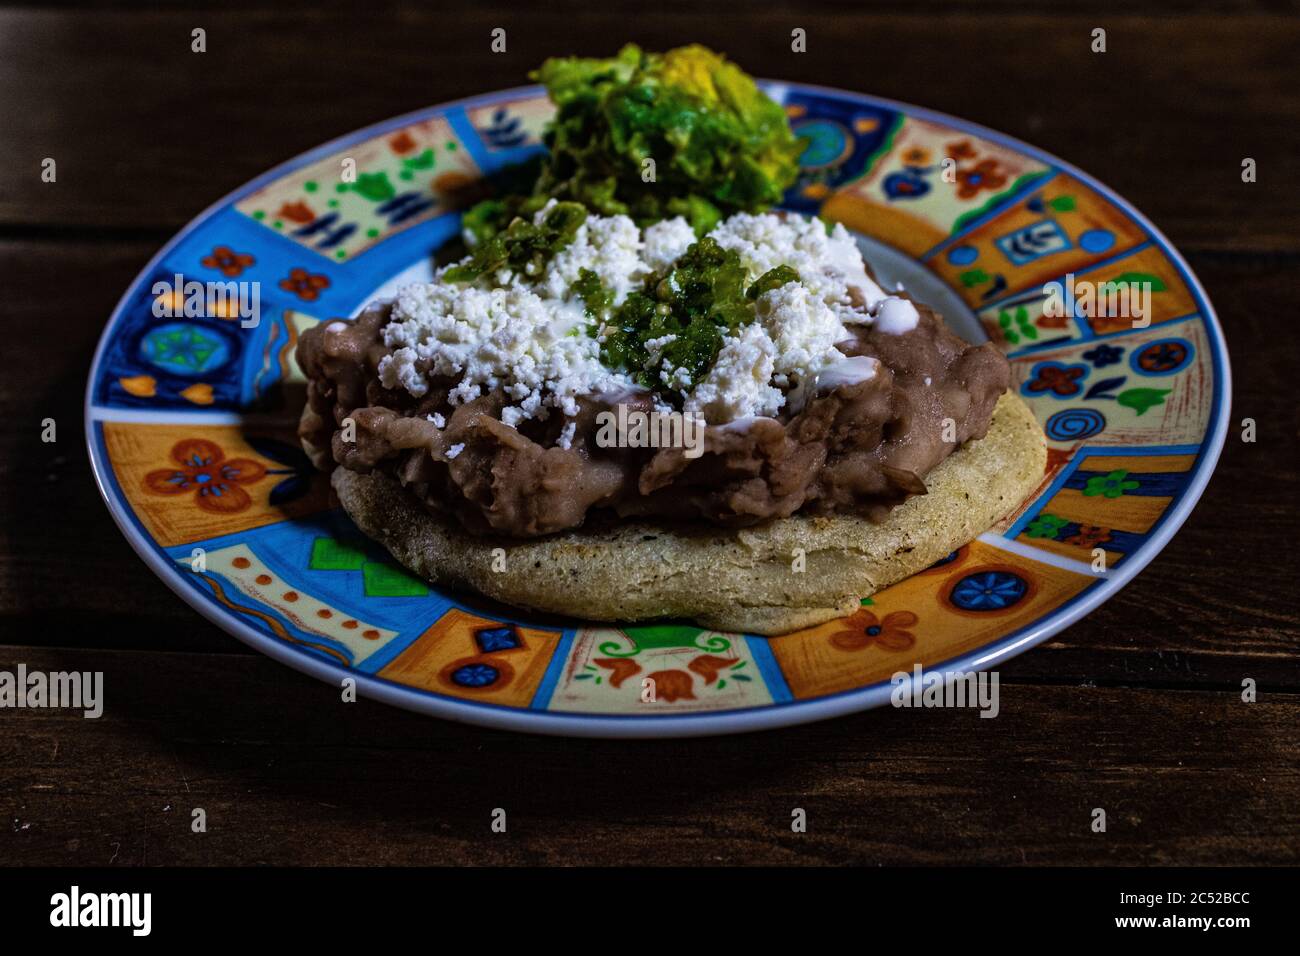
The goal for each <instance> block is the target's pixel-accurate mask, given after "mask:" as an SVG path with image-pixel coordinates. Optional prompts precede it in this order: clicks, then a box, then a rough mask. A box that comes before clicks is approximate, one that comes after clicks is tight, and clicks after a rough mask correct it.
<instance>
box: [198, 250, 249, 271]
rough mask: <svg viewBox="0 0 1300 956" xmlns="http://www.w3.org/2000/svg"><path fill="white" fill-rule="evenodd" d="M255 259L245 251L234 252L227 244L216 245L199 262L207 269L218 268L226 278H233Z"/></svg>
mask: <svg viewBox="0 0 1300 956" xmlns="http://www.w3.org/2000/svg"><path fill="white" fill-rule="evenodd" d="M256 261H257V260H256V259H254V258H253V257H252V256H250V255H248V254H247V253H243V252H235V250H233V249H231V248H230V247H229V246H217V247H216V248H215V249H213V250H212V255H210V256H204V257H203V258H202V259H200V260H199V263H200V264H201V265H204V266H206V267H207V268H209V269H219V270H221V274H222V275H223V276H225V277H226V278H227V279H233V278H235V277H236V276H237V275H239V274H240V273H241V272H243V271H244V270H245V269H247V268H248V267H249V266H251V265H252V264H253V263H254V262H256Z"/></svg>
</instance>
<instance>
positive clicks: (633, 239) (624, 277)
mask: <svg viewBox="0 0 1300 956" xmlns="http://www.w3.org/2000/svg"><path fill="white" fill-rule="evenodd" d="M554 205H555V200H554V199H552V200H551V201H550V202H548V203H547V204H546V205H545V206H544V207H542V209H541V210H540V211H539V212H538V213H537V215H536V216H535V217H534V221H535V222H537V223H539V224H540V223H541V221H542V220H543V219H544V218H545V217H546V216H547V215H548V214H549V213H550V210H551V207H552V206H554ZM643 247H644V243H642V241H641V230H639V229H638V228H637V226H636V223H634V222H633V221H632V220H631V219H629V218H628V217H627V216H588V217H587V219H586V221H585V222H584V223H583V224H582V225H581V226H579V227H578V230H577V232H576V233H574V236H573V241H572V242H570V243H569V244H568V245H567V246H565V247H564V248H563V249H561V250H560V251H559V252H557V253H556V254H555V256H554V257H553V258H552V259H551V261H550V262H549V263H548V264H547V266H546V269H545V270H544V271H543V274H542V278H541V279H540V281H537V291H538V292H539V294H541V295H543V296H545V297H547V298H551V299H564V298H566V297H567V296H568V294H569V289H570V288H571V287H572V286H573V284H574V283H575V282H577V281H578V275H579V273H581V271H582V270H583V269H590V270H591V271H592V272H594V273H596V276H597V277H598V278H599V279H600V284H601V285H602V286H604V288H606V289H607V290H609V291H610V292H611V293H613V295H614V304H615V305H621V304H622V302H623V300H624V299H626V298H627V294H628V293H629V292H631V291H632V290H633V289H637V288H639V287H640V286H641V283H642V281H643V280H644V279H645V277H646V276H647V275H648V274H649V273H650V272H652V271H653V270H652V269H650V268H647V265H646V262H645V261H644V260H643V259H642V256H641V251H642V248H643Z"/></svg>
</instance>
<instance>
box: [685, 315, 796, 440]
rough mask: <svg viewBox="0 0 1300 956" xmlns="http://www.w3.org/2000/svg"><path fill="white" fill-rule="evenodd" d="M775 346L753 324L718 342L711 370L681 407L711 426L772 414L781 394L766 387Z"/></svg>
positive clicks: (771, 370)
mask: <svg viewBox="0 0 1300 956" xmlns="http://www.w3.org/2000/svg"><path fill="white" fill-rule="evenodd" d="M775 359H776V346H775V345H774V344H773V342H772V339H771V338H770V337H769V336H768V334H767V333H766V332H765V331H764V330H763V327H762V326H761V325H759V324H757V323H755V324H753V325H747V326H745V327H744V328H743V329H741V330H740V333H739V334H738V335H729V336H727V337H726V338H724V339H723V340H722V348H721V350H719V352H718V359H717V361H716V362H714V363H713V368H711V369H709V371H708V372H707V373H706V374H705V376H704V377H703V378H702V379H700V381H699V383H698V384H697V385H696V386H695V388H694V389H692V391H691V393H690V394H689V395H687V396H686V401H685V402H684V403H683V404H682V410H683V411H685V412H694V413H696V414H698V415H702V416H703V417H704V420H705V421H707V422H711V423H720V422H729V421H731V420H732V419H735V418H741V417H745V416H749V415H774V414H776V412H777V410H778V409H779V408H780V407H781V406H782V405H783V404H785V395H783V394H782V392H781V390H780V389H779V388H774V387H772V385H771V384H769V383H770V382H771V381H772V373H773V371H774V370H775Z"/></svg>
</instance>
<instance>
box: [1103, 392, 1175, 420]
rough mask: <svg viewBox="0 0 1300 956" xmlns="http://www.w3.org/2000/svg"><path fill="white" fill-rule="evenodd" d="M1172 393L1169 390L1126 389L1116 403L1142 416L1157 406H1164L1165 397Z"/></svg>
mask: <svg viewBox="0 0 1300 956" xmlns="http://www.w3.org/2000/svg"><path fill="white" fill-rule="evenodd" d="M1170 391H1172V390H1171V389H1168V388H1126V389H1124V391H1122V392H1120V393H1119V396H1118V397H1117V398H1116V401H1118V402H1119V403H1120V404H1121V405H1124V406H1126V407H1128V408H1131V409H1133V411H1134V412H1136V413H1137V414H1138V415H1142V414H1145V413H1146V411H1147V410H1148V409H1150V408H1154V407H1155V406H1156V405H1163V404H1164V403H1165V396H1166V395H1168V394H1169V393H1170Z"/></svg>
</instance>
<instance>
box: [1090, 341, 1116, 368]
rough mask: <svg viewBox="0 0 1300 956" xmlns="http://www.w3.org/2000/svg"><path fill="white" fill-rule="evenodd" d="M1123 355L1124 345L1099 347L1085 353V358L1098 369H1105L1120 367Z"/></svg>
mask: <svg viewBox="0 0 1300 956" xmlns="http://www.w3.org/2000/svg"><path fill="white" fill-rule="evenodd" d="M1123 354H1124V347H1123V346H1122V345H1098V346H1097V347H1096V348H1094V349H1089V350H1088V351H1087V352H1084V353H1083V357H1084V358H1086V359H1087V360H1088V361H1089V362H1091V363H1092V364H1093V365H1095V366H1096V367H1097V368H1105V367H1106V366H1107V365H1118V364H1119V361H1120V356H1122V355H1123Z"/></svg>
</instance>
